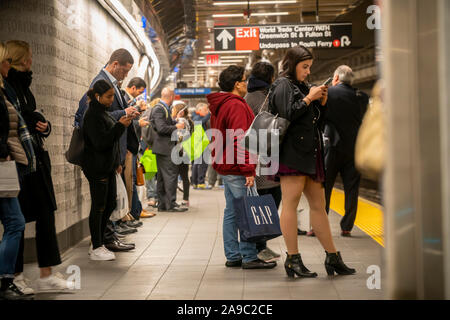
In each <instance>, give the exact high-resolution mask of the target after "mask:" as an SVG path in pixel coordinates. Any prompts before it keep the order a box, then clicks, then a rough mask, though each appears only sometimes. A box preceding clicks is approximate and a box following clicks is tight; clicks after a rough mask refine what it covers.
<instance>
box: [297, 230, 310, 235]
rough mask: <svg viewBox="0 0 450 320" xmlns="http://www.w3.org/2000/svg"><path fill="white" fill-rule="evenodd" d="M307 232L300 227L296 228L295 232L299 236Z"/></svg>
mask: <svg viewBox="0 0 450 320" xmlns="http://www.w3.org/2000/svg"><path fill="white" fill-rule="evenodd" d="M307 233H308V232H306V231H303V230H300V229H298V228H297V234H298V235H299V236H306V234H307Z"/></svg>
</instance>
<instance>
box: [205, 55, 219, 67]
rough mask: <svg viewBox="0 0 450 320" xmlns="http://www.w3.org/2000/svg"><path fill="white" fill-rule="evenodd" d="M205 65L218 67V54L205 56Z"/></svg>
mask: <svg viewBox="0 0 450 320" xmlns="http://www.w3.org/2000/svg"><path fill="white" fill-rule="evenodd" d="M206 64H207V65H218V64H219V55H218V54H209V55H207V56H206Z"/></svg>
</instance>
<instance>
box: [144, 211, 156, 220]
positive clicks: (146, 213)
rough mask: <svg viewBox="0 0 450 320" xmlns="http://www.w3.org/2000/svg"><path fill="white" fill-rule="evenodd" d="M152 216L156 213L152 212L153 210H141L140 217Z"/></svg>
mask: <svg viewBox="0 0 450 320" xmlns="http://www.w3.org/2000/svg"><path fill="white" fill-rule="evenodd" d="M154 216H156V213H154V212H150V211H147V210H142V212H141V218H151V217H154Z"/></svg>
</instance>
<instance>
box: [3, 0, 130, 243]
mask: <svg viewBox="0 0 450 320" xmlns="http://www.w3.org/2000/svg"><path fill="white" fill-rule="evenodd" d="M12 39H20V40H25V41H27V42H29V43H30V44H31V47H32V51H33V66H32V70H33V84H32V86H31V88H32V91H33V93H34V95H35V97H36V101H37V104H38V110H40V111H42V112H43V113H44V115H45V116H46V118H47V119H48V120H49V121H50V122H51V123H52V127H53V132H52V134H51V136H50V137H49V138H48V139H47V141H46V147H47V148H48V150H49V153H50V157H51V160H52V166H53V169H52V176H53V183H54V188H55V193H56V200H57V205H58V211H57V212H56V228H57V232H58V233H60V232H62V231H64V230H66V229H68V228H69V227H71V226H73V225H74V224H76V223H77V222H79V221H81V220H83V219H85V218H86V217H87V216H88V215H89V209H90V195H89V186H88V184H87V180H86V179H85V178H84V175H83V173H82V172H81V170H80V169H79V168H78V167H75V166H73V165H71V164H69V163H68V162H67V161H66V160H65V157H64V152H65V151H66V150H67V147H68V144H69V142H70V138H71V134H72V124H73V119H74V114H75V112H76V110H77V108H78V101H79V99H80V98H81V97H82V95H83V94H84V92H85V91H86V90H87V88H88V86H89V84H90V82H91V80H92V79H93V78H94V77H95V75H96V74H97V73H98V72H99V71H100V69H101V68H102V67H103V66H104V65H105V64H106V62H107V61H108V59H109V56H110V54H111V53H112V51H113V50H115V49H117V48H121V47H123V48H127V49H128V50H129V51H130V52H131V53H132V54H133V56H134V58H135V61H136V62H137V61H139V56H138V51H137V49H136V48H135V46H134V44H133V43H132V41H131V40H130V39H129V37H128V35H127V34H126V33H125V31H124V30H123V29H122V28H121V27H120V26H119V24H118V23H117V22H116V21H115V20H114V19H113V18H112V17H111V16H110V15H109V14H108V13H107V12H106V11H105V10H104V9H103V7H102V6H100V5H99V4H98V2H97V1H94V0H1V1H0V40H2V41H6V40H12ZM136 70H137V67H136V66H135V67H134V68H133V69H132V70H131V72H130V74H129V77H128V79H126V80H125V83H126V81H127V80H129V79H131V77H133V76H134V74H135V72H136ZM33 236H34V224H33V223H30V224H27V228H26V237H27V238H30V237H33Z"/></svg>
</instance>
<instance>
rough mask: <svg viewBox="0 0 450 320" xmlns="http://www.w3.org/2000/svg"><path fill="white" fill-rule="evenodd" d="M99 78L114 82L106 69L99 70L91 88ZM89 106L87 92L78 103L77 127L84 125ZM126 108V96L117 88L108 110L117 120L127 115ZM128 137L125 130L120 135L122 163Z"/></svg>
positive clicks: (122, 162)
mask: <svg viewBox="0 0 450 320" xmlns="http://www.w3.org/2000/svg"><path fill="white" fill-rule="evenodd" d="M98 80H105V81H107V82H109V83H110V84H111V86H112V83H111V81H110V80H109V78H108V75H107V74H106V73H105V71H103V70H101V71H100V72H99V74H98V75H97V76H96V77H95V78H94V80H92V82H91V85H90V88H92V87H93V86H94V84H95V83H96V82H97V81H98ZM87 108H88V98H87V96H86V94H84V95H83V97H82V98H81V100H80V102H79V104H78V110H77V112H76V114H75V123H74V125H75V126H77V127H78V126H79V127H82V126H83V115H84V113H85V112H86V110H87ZM126 108H127V103H126V102H125V99H124V97H123V96H122V94H121V93H119V92H118V91H117V90H114V101H113V103H112V105H111V107H109V109H108V112H109V113H110V114H111V115H112V117H113V118H114V119H115V120H117V121H119V119H120V118H121V117H122V116H124V115H126V112H125V109H126ZM127 132H128V131H127ZM130 134H136V133H135V132H134V130H132V132H130ZM127 138H128V137H127V134H125V132H124V133H123V134H122V137H120V163H121V164H124V163H125V157H126V154H127V140H128V139H127ZM136 139H137V137H136Z"/></svg>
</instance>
